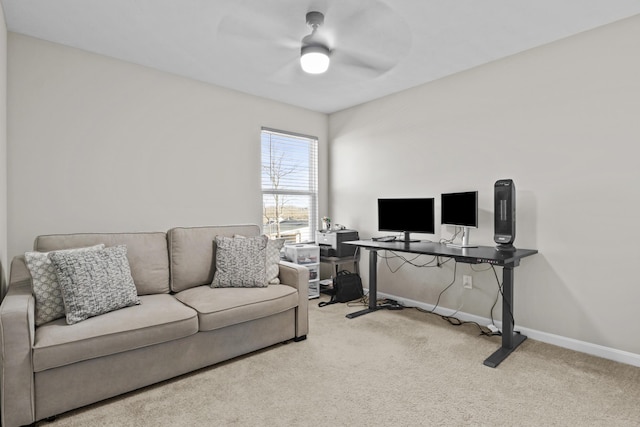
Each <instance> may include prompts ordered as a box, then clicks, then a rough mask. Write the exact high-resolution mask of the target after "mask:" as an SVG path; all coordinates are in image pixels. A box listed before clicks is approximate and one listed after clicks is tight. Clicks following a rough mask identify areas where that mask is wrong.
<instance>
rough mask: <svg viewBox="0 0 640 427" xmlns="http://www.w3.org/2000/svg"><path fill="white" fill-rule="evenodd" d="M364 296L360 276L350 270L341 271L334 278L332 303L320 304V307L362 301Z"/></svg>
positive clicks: (324, 302)
mask: <svg viewBox="0 0 640 427" xmlns="http://www.w3.org/2000/svg"><path fill="white" fill-rule="evenodd" d="M363 296H364V291H363V290H362V280H360V275H358V274H356V273H352V272H350V271H348V270H341V271H339V272H338V274H337V275H336V277H334V278H333V292H332V294H331V300H330V301H322V302H320V303H318V306H319V307H324V306H325V305H329V304H335V303H338V302H349V301H353V300H356V299H360V298H362V297H363Z"/></svg>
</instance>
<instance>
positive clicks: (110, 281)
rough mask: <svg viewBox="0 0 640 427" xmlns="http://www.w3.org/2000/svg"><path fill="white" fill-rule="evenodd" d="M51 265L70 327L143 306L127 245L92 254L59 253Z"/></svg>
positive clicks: (55, 255) (52, 256) (53, 255)
mask: <svg viewBox="0 0 640 427" xmlns="http://www.w3.org/2000/svg"><path fill="white" fill-rule="evenodd" d="M51 262H52V263H53V265H54V267H55V269H56V274H57V275H58V281H59V282H60V289H61V290H62V296H63V300H64V306H65V310H66V313H67V323H68V324H70V325H72V324H74V323H78V322H81V321H83V320H85V319H88V318H89V317H93V316H97V315H99V314H104V313H108V312H110V311H114V310H117V309H119V308H124V307H128V306H132V305H136V304H140V299H139V298H138V292H137V290H136V286H135V284H134V283H133V278H132V277H131V269H130V267H129V261H128V259H127V247H126V246H124V245H121V246H114V247H110V248H105V249H102V250H98V251H90V252H88V251H85V252H76V253H61V252H55V253H52V254H51Z"/></svg>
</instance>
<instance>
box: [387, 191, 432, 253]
mask: <svg viewBox="0 0 640 427" xmlns="http://www.w3.org/2000/svg"><path fill="white" fill-rule="evenodd" d="M434 209H435V208H434V198H433V197H431V198H413V199H378V230H380V231H394V232H399V233H404V238H402V239H398V240H400V241H405V242H416V241H418V240H411V238H410V233H426V234H434V233H435V219H434Z"/></svg>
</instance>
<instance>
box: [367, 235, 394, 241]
mask: <svg viewBox="0 0 640 427" xmlns="http://www.w3.org/2000/svg"><path fill="white" fill-rule="evenodd" d="M371 240H373V241H374V242H393V241H394V240H396V236H382V237H373V238H372V239H371Z"/></svg>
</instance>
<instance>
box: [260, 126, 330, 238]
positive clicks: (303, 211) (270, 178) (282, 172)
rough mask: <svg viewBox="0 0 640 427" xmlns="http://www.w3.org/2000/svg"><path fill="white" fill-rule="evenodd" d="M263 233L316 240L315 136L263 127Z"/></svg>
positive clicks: (316, 143)
mask: <svg viewBox="0 0 640 427" xmlns="http://www.w3.org/2000/svg"><path fill="white" fill-rule="evenodd" d="M261 146H262V211H263V212H262V217H263V225H264V233H265V234H267V235H268V236H269V237H272V238H276V237H277V238H280V237H282V238H286V239H287V241H289V242H309V241H313V240H315V230H316V229H317V224H318V139H317V138H314V137H311V136H303V135H297V134H290V133H286V132H281V131H275V130H272V129H265V128H263V129H262V133H261Z"/></svg>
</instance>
